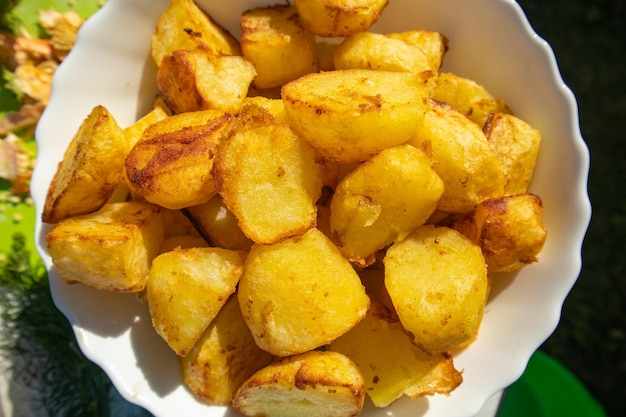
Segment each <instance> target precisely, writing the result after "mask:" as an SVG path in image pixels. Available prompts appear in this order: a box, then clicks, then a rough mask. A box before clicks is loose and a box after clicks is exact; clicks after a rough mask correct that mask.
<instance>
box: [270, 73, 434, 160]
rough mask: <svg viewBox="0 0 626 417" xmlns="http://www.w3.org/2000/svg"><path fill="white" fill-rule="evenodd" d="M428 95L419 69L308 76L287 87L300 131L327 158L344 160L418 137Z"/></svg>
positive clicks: (286, 101) (289, 108)
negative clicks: (416, 71) (415, 70)
mask: <svg viewBox="0 0 626 417" xmlns="http://www.w3.org/2000/svg"><path fill="white" fill-rule="evenodd" d="M428 94H429V93H428V90H427V87H426V85H425V81H424V79H422V78H421V77H420V76H419V75H417V74H413V73H406V72H390V71H374V70H363V69H354V70H341V71H329V72H323V73H319V74H310V75H305V76H304V77H302V78H300V79H298V80H296V81H293V82H290V83H288V84H286V85H284V86H283V89H282V97H283V102H284V104H285V110H286V111H287V115H288V116H289V121H290V124H291V126H292V128H293V130H294V131H295V132H296V134H298V135H299V136H300V137H301V138H303V139H304V140H306V141H307V142H309V143H310V144H311V145H312V146H313V147H314V148H316V149H317V150H318V152H319V153H320V154H321V155H322V156H323V157H325V158H328V159H330V160H332V161H335V162H345V163H350V162H362V161H364V160H366V159H368V158H370V157H371V156H373V155H375V154H377V153H378V152H380V151H382V150H383V149H385V148H389V147H391V146H397V145H401V144H403V143H405V142H406V141H407V140H409V139H410V138H413V137H415V135H416V134H417V130H418V126H419V125H420V124H421V121H422V118H423V114H424V112H425V111H426V108H427V103H428V98H427V97H428Z"/></svg>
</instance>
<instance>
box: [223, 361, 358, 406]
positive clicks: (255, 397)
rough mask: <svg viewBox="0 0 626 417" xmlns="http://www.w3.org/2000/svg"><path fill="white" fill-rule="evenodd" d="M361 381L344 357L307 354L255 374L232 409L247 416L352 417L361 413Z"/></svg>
mask: <svg viewBox="0 0 626 417" xmlns="http://www.w3.org/2000/svg"><path fill="white" fill-rule="evenodd" d="M364 399H365V393H364V387H363V377H362V375H361V372H360V371H359V369H358V367H357V366H356V365H355V364H354V362H352V361H351V360H350V359H348V358H347V357H346V356H344V355H342V354H340V353H337V352H330V351H326V352H324V351H311V352H306V353H302V354H300V355H295V356H291V357H288V358H284V359H282V360H280V361H278V362H275V363H272V364H270V365H268V366H266V367H264V368H262V369H260V370H259V371H257V372H256V373H255V374H254V375H252V377H250V379H248V380H247V381H246V382H245V383H244V384H243V385H242V386H241V388H239V390H238V391H237V394H236V396H235V399H234V400H233V406H234V407H235V408H236V409H237V410H238V411H239V412H241V413H243V414H244V415H247V416H266V417H273V416H274V417H278V416H293V417H296V416H298V417H299V416H316V417H353V416H356V415H359V414H360V413H361V410H362V409H363V402H364Z"/></svg>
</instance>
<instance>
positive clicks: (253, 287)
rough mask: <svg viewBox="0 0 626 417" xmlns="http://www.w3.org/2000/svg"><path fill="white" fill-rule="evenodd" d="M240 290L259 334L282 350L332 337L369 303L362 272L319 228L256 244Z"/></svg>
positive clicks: (270, 347) (263, 342) (261, 341)
mask: <svg viewBox="0 0 626 417" xmlns="http://www.w3.org/2000/svg"><path fill="white" fill-rule="evenodd" d="M237 294H238V296H239V304H240V305H241V310H242V312H243V316H244V319H245V320H246V323H248V327H249V328H250V330H251V331H252V335H253V336H254V340H255V341H256V343H257V344H258V345H259V346H260V347H261V348H263V349H264V350H267V351H268V352H270V353H272V354H274V355H277V356H288V355H293V354H297V353H302V352H306V351H307V350H311V349H315V348H317V347H319V346H322V345H325V344H327V343H330V342H331V341H333V340H334V339H336V338H337V337H338V336H340V335H342V334H343V333H345V332H347V331H348V330H350V329H351V328H352V327H353V326H354V325H355V324H356V323H358V322H359V321H360V320H362V319H363V317H364V316H365V313H366V312H367V308H368V305H369V298H368V297H367V295H366V294H365V290H364V288H363V285H362V284H361V281H360V279H359V276H358V275H357V274H356V272H355V271H354V269H353V268H352V266H351V265H350V263H349V262H348V261H347V260H346V259H345V258H344V257H343V256H341V253H340V252H339V250H338V249H337V248H336V247H335V245H333V243H332V242H331V241H330V239H328V238H327V237H326V236H325V235H324V234H323V233H322V232H320V231H319V230H317V229H311V230H309V231H308V232H306V233H305V234H303V235H302V236H297V237H293V238H290V239H287V240H284V241H282V242H280V243H275V244H273V245H254V246H252V249H251V250H250V253H249V254H248V257H247V259H246V264H245V268H244V274H243V276H242V278H241V281H240V282H239V290H238V292H237Z"/></svg>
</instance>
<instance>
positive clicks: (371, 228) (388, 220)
mask: <svg viewBox="0 0 626 417" xmlns="http://www.w3.org/2000/svg"><path fill="white" fill-rule="evenodd" d="M430 164H431V161H430V159H429V158H428V157H427V156H426V155H425V154H424V153H423V152H422V151H420V150H419V149H416V148H414V147H413V146H411V145H401V146H396V147H392V148H387V149H385V150H383V151H381V152H380V153H379V154H378V155H376V156H374V157H372V158H371V159H370V160H368V161H366V162H364V163H362V164H361V165H360V166H359V167H357V168H356V169H355V170H354V171H352V172H351V173H350V174H348V175H347V176H345V177H344V178H343V179H342V180H341V181H340V182H339V185H338V186H337V188H336V190H335V193H334V194H333V196H332V199H331V202H330V228H331V231H332V236H333V241H334V242H335V244H337V246H338V247H339V250H340V251H341V253H343V255H344V256H345V257H346V258H347V259H348V260H350V261H351V262H355V263H357V264H360V265H363V266H366V265H368V264H370V263H371V262H372V261H373V256H374V254H375V253H376V251H378V250H380V249H382V248H384V247H385V246H387V245H389V244H391V243H392V242H394V241H396V240H401V239H403V238H404V237H406V236H407V235H408V234H410V233H411V232H413V231H414V230H415V229H416V228H417V227H418V226H421V225H422V224H424V222H426V220H427V219H428V218H429V216H430V215H431V214H432V212H433V211H434V210H435V207H437V203H438V202H439V198H440V197H441V195H442V193H443V192H444V191H443V181H441V179H440V178H439V176H438V175H437V174H436V173H435V171H433V169H432V168H431V167H430Z"/></svg>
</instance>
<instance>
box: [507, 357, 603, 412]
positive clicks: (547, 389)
mask: <svg viewBox="0 0 626 417" xmlns="http://www.w3.org/2000/svg"><path fill="white" fill-rule="evenodd" d="M562 416H568V417H606V413H605V412H604V409H603V408H602V406H601V405H600V404H599V403H598V402H597V401H596V400H595V399H594V398H593V397H592V396H591V394H590V393H589V392H588V391H587V389H586V388H585V387H584V386H583V384H582V383H581V382H580V381H579V380H578V379H577V378H576V377H575V376H574V375H573V374H572V373H571V372H570V371H568V370H567V369H566V368H565V367H564V366H563V365H561V364H560V363H559V362H557V361H556V360H555V359H553V358H551V357H550V356H548V355H547V354H545V353H543V352H541V351H537V352H535V353H534V354H533V356H532V357H531V358H530V361H529V362H528V366H527V367H526V370H525V371H524V374H523V375H522V376H521V377H520V379H518V380H517V381H516V382H515V383H513V384H512V385H511V386H510V387H509V388H507V390H506V391H505V393H504V396H503V399H502V404H501V405H500V409H499V411H498V417H562Z"/></svg>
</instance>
